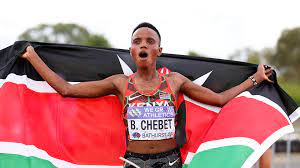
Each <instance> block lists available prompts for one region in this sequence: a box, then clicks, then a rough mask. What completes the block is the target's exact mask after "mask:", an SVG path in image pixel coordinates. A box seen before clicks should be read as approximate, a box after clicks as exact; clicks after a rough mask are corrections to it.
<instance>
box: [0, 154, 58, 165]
mask: <svg viewBox="0 0 300 168" xmlns="http://www.w3.org/2000/svg"><path fill="white" fill-rule="evenodd" d="M0 167H3V168H4V167H5V168H55V166H54V165H53V164H52V163H50V162H49V161H47V160H43V159H39V158H37V157H33V156H30V157H26V156H22V155H15V154H4V153H0Z"/></svg>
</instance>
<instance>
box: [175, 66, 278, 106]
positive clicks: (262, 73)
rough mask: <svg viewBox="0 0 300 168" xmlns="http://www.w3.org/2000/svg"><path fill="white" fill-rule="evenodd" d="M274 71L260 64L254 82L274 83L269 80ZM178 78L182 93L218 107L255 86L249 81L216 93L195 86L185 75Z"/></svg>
mask: <svg viewBox="0 0 300 168" xmlns="http://www.w3.org/2000/svg"><path fill="white" fill-rule="evenodd" d="M272 70H273V69H272V68H269V69H267V70H265V68H264V65H262V64H260V65H259V66H258V68H257V72H256V73H255V74H254V75H253V76H252V77H253V80H254V79H255V81H256V82H257V83H260V82H262V81H264V80H267V81H269V82H272V81H271V80H270V79H269V76H271V75H272ZM177 76H178V78H179V79H180V80H179V81H181V85H180V88H179V89H180V91H181V92H183V93H184V94H185V95H187V96H189V97H190V98H192V99H194V100H196V101H199V102H202V103H206V104H210V105H217V106H223V105H225V104H226V103H227V102H228V101H229V100H231V99H233V98H234V97H236V96H237V95H239V94H240V93H242V92H243V91H245V90H247V89H249V88H250V87H252V86H253V85H254V82H253V81H252V80H251V79H247V80H245V81H244V82H243V83H241V84H239V85H237V86H235V87H233V88H231V89H228V90H226V91H224V92H221V93H215V92H213V91H212V90H210V89H208V88H205V87H202V86H198V85H196V84H194V83H193V82H192V81H190V80H189V79H187V78H186V77H184V76H183V75H180V74H177Z"/></svg>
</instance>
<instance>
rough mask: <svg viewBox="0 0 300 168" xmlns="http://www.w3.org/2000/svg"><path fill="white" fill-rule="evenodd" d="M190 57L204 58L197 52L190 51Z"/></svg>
mask: <svg viewBox="0 0 300 168" xmlns="http://www.w3.org/2000/svg"><path fill="white" fill-rule="evenodd" d="M187 55H189V56H198V57H204V56H202V55H200V54H199V53H197V52H196V51H192V50H191V51H189V52H188V54H187Z"/></svg>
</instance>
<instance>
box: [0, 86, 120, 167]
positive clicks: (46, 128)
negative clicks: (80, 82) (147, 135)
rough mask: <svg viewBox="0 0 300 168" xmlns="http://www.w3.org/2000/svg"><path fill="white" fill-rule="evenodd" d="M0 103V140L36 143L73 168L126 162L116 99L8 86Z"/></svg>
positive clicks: (1, 90) (0, 97)
mask: <svg viewBox="0 0 300 168" xmlns="http://www.w3.org/2000/svg"><path fill="white" fill-rule="evenodd" d="M0 102H1V104H0V132H1V134H0V141H7V142H17V143H23V144H28V145H34V146H36V147H37V148H39V149H42V150H44V151H46V152H47V153H48V154H49V155H50V156H52V157H55V158H57V159H61V160H65V161H68V162H71V163H75V164H95V165H121V164H122V162H121V161H120V160H119V159H118V158H119V156H123V154H124V152H125V149H126V144H125V127H124V124H123V120H122V117H121V113H120V112H121V106H120V103H119V101H118V99H117V97H115V96H106V97H101V98H94V99H90V98H89V99H74V98H62V97H61V96H60V95H58V94H57V93H38V92H34V91H32V90H30V89H28V88H27V87H26V86H25V85H17V84H13V83H5V84H4V85H3V86H2V87H1V88H0Z"/></svg>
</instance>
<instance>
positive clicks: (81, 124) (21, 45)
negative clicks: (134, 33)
mask: <svg viewBox="0 0 300 168" xmlns="http://www.w3.org/2000/svg"><path fill="white" fill-rule="evenodd" d="M29 44H30V45H32V46H33V47H34V48H35V50H36V51H37V53H38V54H39V55H40V56H41V58H42V59H43V60H44V61H45V63H46V64H47V65H48V66H49V67H50V68H51V69H52V70H54V71H55V72H56V73H57V74H58V75H60V76H61V77H63V78H64V79H65V80H67V81H68V82H70V83H78V82H83V81H91V80H101V79H104V78H106V77H109V76H111V75H114V74H125V75H130V74H132V73H133V72H135V71H136V66H135V65H134V63H133V61H132V59H131V56H130V54H129V52H128V50H122V49H107V48H96V47H87V46H76V45H67V44H49V43H37V42H26V41H20V42H16V43H15V44H13V45H12V46H9V47H7V48H5V49H2V50H1V51H0V167H5V168H12V167H18V168H52V167H59V168H60V167H70V168H94V167H122V165H123V162H122V161H121V160H120V159H119V157H120V156H123V154H124V153H125V150H126V138H125V129H126V127H125V126H124V123H123V120H122V116H121V110H122V109H121V105H120V103H119V101H118V98H117V97H116V96H114V95H108V96H104V97H99V98H63V97H62V96H60V95H59V94H58V93H57V92H56V91H55V90H53V89H52V88H51V87H50V86H49V85H48V84H47V82H45V81H44V80H43V79H42V78H41V77H40V76H39V75H38V73H37V72H36V71H35V70H34V68H33V67H32V66H31V65H30V63H29V62H27V61H26V60H24V59H21V58H18V57H19V56H20V55H21V53H22V52H24V50H25V48H26V46H28V45H29ZM157 68H158V71H159V72H161V73H165V74H167V73H170V72H171V71H175V72H179V73H181V74H182V75H184V76H186V77H188V78H189V79H190V80H192V81H193V82H194V83H196V84H198V85H203V86H205V87H207V88H209V89H211V90H213V91H215V92H221V91H224V90H226V89H229V88H231V87H233V86H235V85H237V84H239V83H241V82H242V81H244V80H246V79H247V78H248V77H249V76H250V75H252V74H253V73H255V72H256V68H257V65H253V64H249V63H243V62H235V61H228V60H220V59H211V58H201V57H190V56H183V55H175V54H163V55H162V56H161V57H159V58H158V60H157ZM271 78H272V80H274V81H275V82H274V84H273V83H268V82H262V83H261V84H259V85H257V86H255V87H253V88H251V89H249V90H247V91H245V92H243V93H241V94H240V95H239V96H237V97H236V98H234V99H232V100H231V101H230V102H229V103H227V104H226V105H225V106H224V107H222V108H220V107H215V106H210V105H206V104H203V103H201V102H196V101H194V100H191V99H190V98H188V97H186V96H184V95H181V96H180V97H179V101H178V102H180V104H179V109H180V112H179V124H178V126H177V127H178V128H177V130H176V140H177V142H178V144H179V145H181V146H182V147H181V157H182V160H183V163H184V165H183V166H184V167H192V168H194V167H209V168H217V167H230V168H238V167H243V168H247V167H251V166H252V165H253V164H254V163H255V162H256V161H257V160H258V159H259V157H260V156H261V155H262V154H263V153H264V151H265V150H266V149H268V148H269V147H270V146H271V145H272V144H273V143H274V142H275V141H276V140H278V139H279V138H280V137H282V136H283V135H285V134H287V133H291V132H293V126H292V122H294V121H295V120H296V119H297V118H298V117H299V114H300V109H299V107H298V106H297V104H296V103H295V102H294V101H293V100H292V99H291V98H290V97H289V96H288V95H287V94H286V93H285V92H284V91H283V90H282V89H281V88H280V86H279V85H278V84H277V81H276V74H275V73H274V75H273V76H272V77H271Z"/></svg>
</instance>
